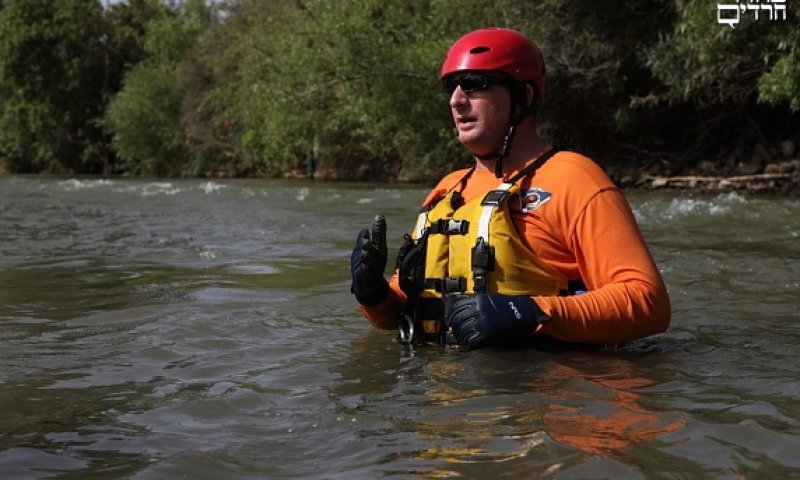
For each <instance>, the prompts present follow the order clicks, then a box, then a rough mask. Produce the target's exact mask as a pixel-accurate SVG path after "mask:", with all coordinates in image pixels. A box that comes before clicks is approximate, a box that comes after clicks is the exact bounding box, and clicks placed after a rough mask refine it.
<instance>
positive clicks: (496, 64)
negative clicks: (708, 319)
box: [351, 28, 670, 348]
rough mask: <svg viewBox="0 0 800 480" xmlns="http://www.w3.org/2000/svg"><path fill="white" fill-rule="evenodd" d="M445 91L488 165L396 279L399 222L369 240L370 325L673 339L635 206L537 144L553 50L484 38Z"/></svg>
mask: <svg viewBox="0 0 800 480" xmlns="http://www.w3.org/2000/svg"><path fill="white" fill-rule="evenodd" d="M440 79H441V82H442V85H443V88H444V91H445V94H446V95H447V96H448V98H449V103H450V110H451V112H452V115H453V121H454V123H455V128H456V132H457V134H458V140H459V142H460V143H461V144H462V145H464V147H466V148H467V149H468V150H469V151H470V152H471V153H472V155H473V156H474V158H475V164H474V165H473V166H472V167H471V168H469V169H464V170H458V171H455V172H453V173H451V174H449V175H447V176H445V177H444V178H443V179H442V180H441V181H440V182H439V183H438V184H437V186H436V187H435V188H434V189H433V191H432V192H431V193H430V194H429V195H428V197H427V198H426V199H425V201H424V202H423V204H422V211H421V213H420V215H419V218H418V220H417V224H416V226H415V227H414V229H413V231H412V232H411V234H410V235H406V238H405V243H404V245H403V246H402V247H401V249H400V253H399V255H398V261H397V265H396V267H397V268H396V270H395V272H394V275H393V276H392V278H391V280H390V281H388V282H387V281H386V279H385V278H384V276H383V274H384V270H385V266H386V262H387V253H386V238H385V231H386V223H385V220H384V219H383V217H381V216H378V217H376V219H375V221H374V223H373V229H372V230H373V231H372V236H371V237H370V232H369V231H368V230H366V229H365V230H362V231H361V232H359V234H358V237H357V239H356V244H355V247H354V249H353V254H352V257H351V273H352V278H353V283H352V292H353V293H354V294H355V296H356V299H357V300H358V302H359V303H360V306H361V311H362V312H363V314H364V316H365V317H366V318H367V319H368V320H369V321H370V323H372V324H373V325H374V326H376V327H378V328H383V329H395V328H398V327H399V329H400V338H401V340H404V341H407V342H415V341H435V342H439V343H458V344H461V345H464V346H467V347H469V348H481V347H489V346H506V345H519V344H527V343H531V342H532V343H534V344H537V345H544V346H547V345H551V344H552V345H576V344H579V345H597V346H604V345H605V346H609V345H616V344H619V343H622V342H626V341H628V340H632V339H635V338H639V337H644V336H647V335H652V334H656V333H659V332H663V331H664V330H666V328H667V326H668V325H669V320H670V302H669V296H668V294H667V290H666V287H665V285H664V282H663V280H662V278H661V275H660V274H659V272H658V269H657V268H656V266H655V263H654V261H653V259H652V256H651V255H650V252H649V251H648V249H647V246H646V244H645V242H644V240H643V238H642V235H641V233H640V231H639V228H638V226H637V224H636V220H635V218H634V216H633V213H632V212H631V208H630V206H629V205H628V202H627V201H626V199H625V197H624V196H623V194H622V193H621V192H620V190H619V189H618V188H617V187H616V186H615V185H614V184H613V182H612V181H611V180H610V179H609V178H608V176H607V175H606V174H605V173H604V172H603V170H602V169H601V168H600V167H599V166H598V165H597V164H595V163H594V162H593V161H592V160H591V159H589V158H587V157H585V156H583V155H581V154H579V153H576V152H573V151H568V150H561V149H558V148H555V147H553V146H552V145H549V144H547V143H546V142H544V141H543V140H542V139H541V138H540V137H539V135H538V133H537V128H536V113H537V110H538V107H539V104H540V102H541V101H542V99H543V97H544V93H545V83H546V76H545V65H544V60H543V57H542V53H541V51H540V50H539V48H538V47H537V46H536V45H535V44H534V43H533V42H532V41H531V40H530V39H528V38H527V37H525V36H524V35H523V34H521V33H520V32H517V31H515V30H509V29H502V28H486V29H481V30H477V31H474V32H471V33H468V34H467V35H465V36H463V37H462V38H460V39H459V40H458V41H456V42H455V43H454V44H453V45H452V47H451V48H450V50H449V51H448V53H447V56H446V57H445V59H444V62H443V64H442V67H441V73H440Z"/></svg>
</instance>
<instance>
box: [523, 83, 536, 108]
mask: <svg viewBox="0 0 800 480" xmlns="http://www.w3.org/2000/svg"><path fill="white" fill-rule="evenodd" d="M538 97H539V93H538V92H537V91H536V88H535V87H534V86H533V85H531V84H530V83H526V84H525V105H532V104H533V103H534V102H537V101H538V100H539V98H538Z"/></svg>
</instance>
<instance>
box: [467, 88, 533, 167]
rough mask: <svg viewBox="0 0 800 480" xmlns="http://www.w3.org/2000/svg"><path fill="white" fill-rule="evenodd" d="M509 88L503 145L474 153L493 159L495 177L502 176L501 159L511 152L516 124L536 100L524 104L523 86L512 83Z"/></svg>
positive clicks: (478, 156)
mask: <svg viewBox="0 0 800 480" xmlns="http://www.w3.org/2000/svg"><path fill="white" fill-rule="evenodd" d="M523 85H524V84H523ZM509 88H510V90H511V111H510V112H509V119H508V125H509V126H508V133H506V136H505V138H503V146H502V147H501V148H500V150H499V151H497V152H495V153H490V154H488V155H475V156H476V157H477V158H479V159H481V160H492V159H494V176H495V177H497V178H503V160H504V159H506V158H508V154H509V153H511V142H513V141H514V135H516V134H517V125H519V124H520V123H522V120H524V119H525V117H526V116H528V115H529V114H530V113H531V112H532V111H533V110H534V105H535V104H536V100H534V101H533V102H532V103H531V104H530V105H527V104H525V101H524V99H525V87H524V86H516V85H512V86H510V87H509ZM519 105H524V107H523V108H519V111H517V110H518V107H519Z"/></svg>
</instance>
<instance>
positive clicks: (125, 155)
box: [106, 0, 212, 176]
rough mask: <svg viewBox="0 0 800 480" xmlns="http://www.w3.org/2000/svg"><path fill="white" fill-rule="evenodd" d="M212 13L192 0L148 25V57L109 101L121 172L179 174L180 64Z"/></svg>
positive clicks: (183, 158) (184, 155)
mask: <svg viewBox="0 0 800 480" xmlns="http://www.w3.org/2000/svg"><path fill="white" fill-rule="evenodd" d="M211 19H212V14H211V10H210V9H209V8H208V6H207V5H206V4H205V3H204V2H203V1H202V0H189V1H187V2H186V3H185V4H182V6H181V8H180V9H179V10H177V11H170V12H166V13H164V14H163V15H160V16H158V17H156V18H154V19H152V20H151V21H150V22H149V23H147V25H146V33H145V35H144V37H143V45H144V52H145V58H144V60H142V61H141V62H140V63H138V64H137V65H136V66H135V67H133V68H132V69H131V71H130V72H129V73H128V75H127V76H126V77H125V80H124V82H123V87H122V90H121V91H120V92H119V93H118V94H117V95H116V97H115V98H114V99H113V100H112V101H111V103H110V105H109V108H108V114H107V118H106V125H107V126H108V128H109V130H110V131H111V132H112V133H113V140H112V143H113V146H114V150H115V151H116V153H117V156H118V157H119V163H118V165H117V172H119V173H123V174H127V175H159V176H167V175H169V176H176V175H180V174H182V173H183V167H184V165H185V164H186V163H187V159H188V154H189V152H188V150H187V148H186V145H185V136H184V133H183V129H182V126H181V118H182V105H183V102H184V91H183V90H182V89H181V88H180V85H179V83H178V67H179V65H180V64H181V62H182V61H183V59H184V58H185V56H186V55H187V52H188V51H189V50H190V49H191V48H192V47H193V46H194V45H195V44H196V43H197V38H198V36H199V35H200V33H202V32H203V31H205V29H206V27H207V25H208V23H209V22H210V21H211Z"/></svg>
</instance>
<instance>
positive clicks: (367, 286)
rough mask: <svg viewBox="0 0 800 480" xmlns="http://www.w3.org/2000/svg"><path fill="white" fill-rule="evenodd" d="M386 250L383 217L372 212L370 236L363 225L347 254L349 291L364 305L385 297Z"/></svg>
mask: <svg viewBox="0 0 800 480" xmlns="http://www.w3.org/2000/svg"><path fill="white" fill-rule="evenodd" d="M386 250H387V249H386V219H385V218H383V215H376V216H375V219H374V220H373V221H372V239H370V236H369V231H368V230H367V229H366V228H365V229H363V230H361V231H360V232H358V237H356V244H355V246H353V254H352V255H351V256H350V272H351V274H352V276H353V283H352V285H351V287H350V292H351V293H354V294H355V295H356V300H358V303H360V304H362V305H364V306H367V307H371V306H373V305H377V304H379V303H381V302H383V301H384V300H385V299H386V297H388V296H389V284H388V283H387V282H386V279H385V278H383V271H384V270H385V269H386V258H387V255H386Z"/></svg>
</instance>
